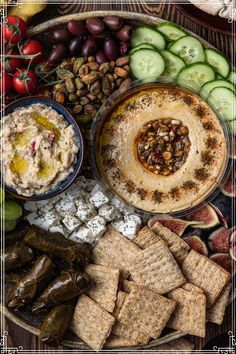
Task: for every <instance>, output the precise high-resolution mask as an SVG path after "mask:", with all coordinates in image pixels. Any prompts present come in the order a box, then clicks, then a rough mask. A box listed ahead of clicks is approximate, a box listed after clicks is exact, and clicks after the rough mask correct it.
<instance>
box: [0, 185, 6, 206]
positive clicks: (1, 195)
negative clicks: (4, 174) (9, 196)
mask: <svg viewBox="0 0 236 354" xmlns="http://www.w3.org/2000/svg"><path fill="white" fill-rule="evenodd" d="M4 199H5V191H4V189H3V188H1V187H0V204H1V203H2V202H3V201H4Z"/></svg>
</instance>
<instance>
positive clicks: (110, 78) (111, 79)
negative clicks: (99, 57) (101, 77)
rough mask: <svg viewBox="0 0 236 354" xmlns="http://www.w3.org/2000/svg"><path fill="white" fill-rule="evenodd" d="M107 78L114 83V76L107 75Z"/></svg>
mask: <svg viewBox="0 0 236 354" xmlns="http://www.w3.org/2000/svg"><path fill="white" fill-rule="evenodd" d="M106 77H107V78H108V79H109V81H110V82H113V81H114V77H113V75H112V74H109V73H108V74H106Z"/></svg>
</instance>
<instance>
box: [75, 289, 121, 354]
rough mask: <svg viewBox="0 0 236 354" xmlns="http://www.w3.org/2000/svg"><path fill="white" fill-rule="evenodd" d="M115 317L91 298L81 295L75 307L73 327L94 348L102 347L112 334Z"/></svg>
mask: <svg viewBox="0 0 236 354" xmlns="http://www.w3.org/2000/svg"><path fill="white" fill-rule="evenodd" d="M114 322H115V318H114V317H113V316H112V315H111V314H110V313H108V312H107V311H105V310H104V309H103V308H101V307H100V306H99V305H97V304H96V302H94V301H93V300H91V299H90V298H89V297H88V296H87V295H81V296H80V297H79V300H78V302H77V305H76V307H75V311H74V315H73V319H72V325H71V329H72V331H73V332H74V333H75V334H76V335H77V336H78V337H80V338H81V339H82V340H83V341H84V342H85V343H86V344H88V345H89V346H90V347H91V348H92V349H94V350H96V351H98V350H100V349H102V347H103V345H104V343H105V341H106V339H107V337H108V336H109V335H110V332H111V329H112V326H113V324H114Z"/></svg>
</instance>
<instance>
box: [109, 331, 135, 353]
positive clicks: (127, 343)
mask: <svg viewBox="0 0 236 354" xmlns="http://www.w3.org/2000/svg"><path fill="white" fill-rule="evenodd" d="M138 344H139V342H137V341H134V340H131V339H127V338H124V337H120V336H116V335H114V334H111V335H110V336H109V337H108V338H107V341H106V343H105V345H104V348H106V349H114V348H116V349H117V348H124V347H134V346H136V345H138Z"/></svg>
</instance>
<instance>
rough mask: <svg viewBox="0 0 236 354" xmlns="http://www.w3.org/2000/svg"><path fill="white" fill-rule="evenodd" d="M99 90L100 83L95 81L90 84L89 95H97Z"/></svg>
mask: <svg viewBox="0 0 236 354" xmlns="http://www.w3.org/2000/svg"><path fill="white" fill-rule="evenodd" d="M100 89H101V84H100V81H98V80H97V81H95V82H93V83H92V84H91V87H90V89H89V91H90V92H91V94H93V95H95V96H96V95H97V94H98V93H99V91H100Z"/></svg>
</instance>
